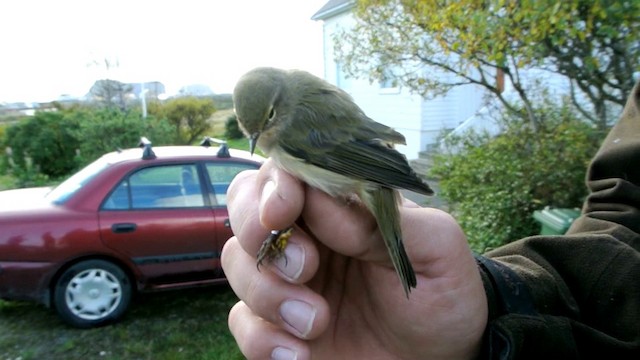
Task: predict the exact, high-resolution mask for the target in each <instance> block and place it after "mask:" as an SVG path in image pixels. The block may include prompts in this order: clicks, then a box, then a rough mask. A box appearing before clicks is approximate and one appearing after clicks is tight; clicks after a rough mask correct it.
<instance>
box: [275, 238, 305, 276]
mask: <svg viewBox="0 0 640 360" xmlns="http://www.w3.org/2000/svg"><path fill="white" fill-rule="evenodd" d="M304 260H305V253H304V248H303V247H302V246H300V245H299V244H296V243H292V242H290V243H288V244H287V246H286V247H285V248H284V256H279V257H278V258H277V259H276V260H275V261H274V262H273V264H274V265H275V266H276V268H277V269H278V271H280V273H281V274H282V275H283V276H284V277H286V278H287V279H289V280H292V281H293V280H297V279H298V277H300V274H301V273H302V266H303V265H304Z"/></svg>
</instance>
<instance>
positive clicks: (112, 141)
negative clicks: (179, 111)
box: [65, 107, 173, 165]
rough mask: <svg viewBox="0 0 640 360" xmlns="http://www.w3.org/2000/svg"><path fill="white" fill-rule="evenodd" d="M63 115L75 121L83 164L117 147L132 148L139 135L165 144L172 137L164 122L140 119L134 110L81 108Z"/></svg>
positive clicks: (168, 142)
mask: <svg viewBox="0 0 640 360" xmlns="http://www.w3.org/2000/svg"><path fill="white" fill-rule="evenodd" d="M65 116H67V117H69V118H71V119H74V121H75V122H77V123H78V124H79V125H78V128H77V130H76V131H75V133H74V136H75V137H76V138H77V139H78V143H79V146H78V149H79V153H78V156H79V158H78V161H79V163H80V164H83V165H84V164H87V163H89V162H91V161H93V160H95V159H97V158H98V157H100V156H102V155H103V154H105V153H108V152H111V151H115V150H117V149H118V148H121V149H125V148H131V147H135V146H137V144H138V143H139V142H140V137H142V136H145V137H147V138H148V139H149V140H151V142H152V143H153V144H154V145H168V144H170V143H171V142H172V140H173V131H172V129H171V126H170V125H169V123H168V122H166V121H162V120H158V119H156V118H155V117H152V116H149V117H147V118H146V119H142V118H141V116H140V114H139V113H137V112H123V111H120V110H117V109H116V108H97V109H96V108H87V107H85V108H77V109H75V110H73V111H68V112H66V114H65Z"/></svg>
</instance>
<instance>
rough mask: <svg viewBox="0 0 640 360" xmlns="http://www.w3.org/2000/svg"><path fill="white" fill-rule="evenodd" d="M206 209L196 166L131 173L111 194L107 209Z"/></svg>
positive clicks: (152, 168)
mask: <svg viewBox="0 0 640 360" xmlns="http://www.w3.org/2000/svg"><path fill="white" fill-rule="evenodd" d="M200 206H204V197H203V195H202V187H201V186H200V178H199V176H198V169H197V166H196V165H195V164H188V165H166V166H154V167H148V168H144V169H141V170H138V171H137V172H135V173H133V174H131V176H129V177H128V178H127V179H124V180H123V181H122V182H121V183H120V184H119V185H118V186H117V187H116V188H115V190H114V191H113V192H112V193H111V195H110V196H109V198H108V199H107V201H105V204H104V206H103V209H107V210H118V209H158V208H179V207H200Z"/></svg>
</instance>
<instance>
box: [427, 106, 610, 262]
mask: <svg viewBox="0 0 640 360" xmlns="http://www.w3.org/2000/svg"><path fill="white" fill-rule="evenodd" d="M539 111H540V112H541V113H542V115H544V119H545V122H544V123H543V125H542V126H541V127H540V128H539V129H537V130H534V129H532V128H531V127H530V126H528V125H527V124H523V123H522V122H520V121H515V120H510V119H506V121H505V123H506V124H507V125H505V129H504V132H503V133H502V134H501V135H499V136H497V137H491V136H489V135H487V134H474V133H469V134H466V135H464V136H462V137H459V138H455V139H449V141H448V143H447V146H448V149H457V151H456V152H448V153H442V154H439V155H437V156H436V157H435V159H434V166H433V168H432V169H431V171H432V175H434V176H436V177H437V178H439V179H440V188H441V195H442V196H443V197H444V198H445V199H446V200H447V201H448V202H449V203H450V204H451V206H452V209H451V210H452V212H453V213H454V215H455V216H456V217H457V219H458V221H459V222H460V225H461V226H462V228H463V229H464V231H465V233H466V234H467V237H468V239H469V242H470V245H471V247H472V248H473V249H474V250H475V251H477V252H484V251H485V250H487V249H490V248H495V247H498V246H500V245H503V244H505V243H508V242H510V241H514V240H517V239H520V238H523V237H526V236H529V235H533V234H537V233H538V232H539V229H540V225H539V224H538V223H536V222H535V221H534V219H533V217H532V215H533V211H534V210H537V209H541V208H543V207H545V206H547V205H550V206H557V207H580V206H581V204H582V202H583V200H584V197H585V195H586V194H587V189H586V187H585V185H584V179H585V173H586V169H587V165H588V163H589V161H590V159H591V158H592V156H593V155H594V154H595V152H596V151H597V148H598V145H599V143H600V139H601V138H602V137H603V134H602V133H599V132H597V131H596V130H594V129H593V128H592V127H590V126H588V125H587V124H586V123H584V122H582V121H580V120H579V119H577V118H576V117H575V116H574V115H573V114H572V113H571V112H570V111H569V110H568V109H566V108H561V109H557V108H548V107H547V108H545V109H542V110H539Z"/></svg>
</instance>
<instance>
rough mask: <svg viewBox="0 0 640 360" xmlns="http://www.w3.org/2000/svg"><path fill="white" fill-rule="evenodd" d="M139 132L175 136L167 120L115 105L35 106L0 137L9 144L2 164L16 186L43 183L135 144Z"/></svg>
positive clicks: (163, 140) (157, 140) (159, 138)
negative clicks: (39, 108)
mask: <svg viewBox="0 0 640 360" xmlns="http://www.w3.org/2000/svg"><path fill="white" fill-rule="evenodd" d="M0 134H1V133H0ZM141 136H146V137H147V138H149V139H150V140H151V141H152V142H153V143H154V144H155V145H167V144H170V143H171V142H172V141H173V129H172V128H171V126H170V124H169V123H168V122H167V121H165V120H158V119H156V118H154V117H148V118H146V119H141V116H140V114H139V113H137V112H130V111H124V112H123V111H120V110H118V109H117V108H104V107H101V108H95V107H88V106H74V107H71V108H68V109H63V108H58V109H57V111H55V112H37V113H36V114H35V115H34V116H33V117H28V118H25V119H24V120H22V121H20V122H18V123H16V124H13V125H11V126H9V127H8V128H7V129H6V131H5V134H4V136H2V137H1V138H0V144H1V145H2V146H3V149H4V148H5V147H9V148H10V153H8V154H3V156H2V157H3V160H4V161H3V165H2V166H3V169H4V172H7V173H10V174H11V175H12V176H13V177H14V178H16V182H17V184H16V185H17V186H18V187H27V186H37V185H44V184H48V183H50V182H52V181H56V180H58V179H60V178H63V177H66V176H68V175H70V174H72V173H73V172H74V171H76V170H77V169H78V168H79V167H82V166H84V165H86V164H88V163H89V162H91V161H93V160H95V159H96V158H98V157H99V156H101V155H103V154H105V153H108V152H111V151H115V150H116V149H118V148H131V147H135V146H137V144H138V143H139V142H140V137H141Z"/></svg>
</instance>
